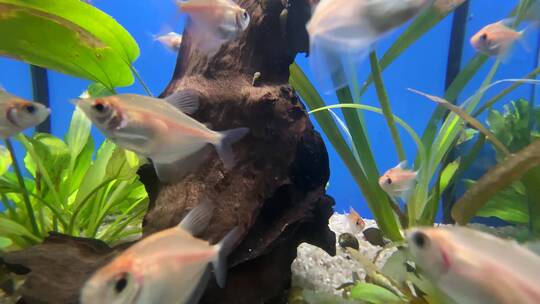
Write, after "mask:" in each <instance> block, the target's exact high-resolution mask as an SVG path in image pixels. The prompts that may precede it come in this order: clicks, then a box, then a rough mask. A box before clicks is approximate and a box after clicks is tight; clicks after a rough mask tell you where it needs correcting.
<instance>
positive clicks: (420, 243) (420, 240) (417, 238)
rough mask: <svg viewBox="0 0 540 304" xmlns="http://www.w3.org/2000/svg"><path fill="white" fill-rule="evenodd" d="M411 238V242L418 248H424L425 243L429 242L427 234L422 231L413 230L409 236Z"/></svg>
mask: <svg viewBox="0 0 540 304" xmlns="http://www.w3.org/2000/svg"><path fill="white" fill-rule="evenodd" d="M411 240H412V242H413V244H414V245H415V246H416V247H418V248H420V249H423V248H425V247H426V245H427V243H428V242H429V240H428V237H427V235H426V234H425V233H423V232H415V233H414V234H413V235H412V236H411Z"/></svg>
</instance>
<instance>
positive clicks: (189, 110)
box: [165, 89, 200, 114]
mask: <svg viewBox="0 0 540 304" xmlns="http://www.w3.org/2000/svg"><path fill="white" fill-rule="evenodd" d="M199 96H200V95H199V92H198V91H196V90H191V89H186V90H181V91H178V92H175V93H173V94H171V95H169V96H167V97H165V101H167V102H168V103H169V104H171V105H173V106H175V107H176V108H178V109H179V110H180V111H182V112H184V113H186V114H193V113H195V112H197V110H198V109H199Z"/></svg>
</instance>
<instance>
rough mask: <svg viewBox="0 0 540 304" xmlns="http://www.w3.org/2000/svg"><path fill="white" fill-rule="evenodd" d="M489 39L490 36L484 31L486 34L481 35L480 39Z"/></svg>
mask: <svg viewBox="0 0 540 304" xmlns="http://www.w3.org/2000/svg"><path fill="white" fill-rule="evenodd" d="M487 39H488V36H487V34H486V33H484V34H482V35H480V40H484V41H486V40H487Z"/></svg>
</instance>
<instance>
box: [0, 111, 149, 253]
mask: <svg viewBox="0 0 540 304" xmlns="http://www.w3.org/2000/svg"><path fill="white" fill-rule="evenodd" d="M16 139H17V141H19V142H20V143H21V144H22V145H23V146H24V147H25V149H26V156H25V158H24V165H25V167H26V170H27V172H28V173H29V176H28V177H26V176H24V177H23V176H21V170H20V168H19V166H20V165H21V164H20V163H18V162H16V159H15V154H14V153H8V151H7V150H4V149H3V150H2V153H0V164H1V168H0V169H1V171H0V192H1V196H0V198H1V201H2V203H3V205H4V208H5V210H6V211H5V212H4V213H0V218H1V219H2V220H1V221H0V231H1V232H2V236H3V237H5V238H7V239H9V240H10V242H9V243H6V245H11V244H13V245H15V246H16V247H19V248H20V247H25V246H27V245H29V244H35V243H38V242H40V241H41V240H42V239H43V238H44V237H45V236H47V234H48V233H49V232H50V231H54V232H61V233H67V234H70V235H75V236H86V237H94V238H98V239H102V240H105V241H107V242H109V243H114V242H117V241H119V240H121V239H123V238H126V237H128V236H130V235H134V234H138V233H140V231H141V227H140V224H141V220H142V217H143V215H144V212H145V211H146V208H147V203H148V196H147V194H146V190H145V189H144V186H143V184H142V183H141V182H140V181H139V178H138V175H137V169H138V168H139V166H140V165H141V161H140V160H139V158H138V156H136V155H135V154H134V153H132V152H128V151H125V150H122V149H120V148H118V147H116V146H115V145H114V144H112V143H111V142H110V141H105V142H104V143H103V144H102V145H101V146H100V147H99V149H98V150H97V153H96V155H95V158H94V152H95V151H94V142H93V140H92V137H91V136H90V121H89V120H88V119H87V118H86V117H85V116H84V114H83V113H81V112H80V111H79V110H76V111H75V112H74V113H73V117H72V120H71V125H70V127H69V130H68V132H67V133H66V135H65V138H64V139H63V140H62V139H60V138H57V137H55V136H52V135H50V134H45V133H36V134H34V135H33V136H32V137H26V136H25V135H22V134H20V135H18V136H17V137H16ZM93 158H94V159H93ZM10 166H12V167H13V168H17V169H15V170H14V171H13V172H10V171H8V168H9V167H10ZM21 180H22V181H24V184H21V183H19V181H21ZM25 200H28V201H29V204H30V208H29V209H26V208H25V207H23V206H24V202H25ZM34 226H35V227H37V230H34V229H33V227H34Z"/></svg>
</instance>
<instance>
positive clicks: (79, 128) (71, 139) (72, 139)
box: [65, 107, 92, 167]
mask: <svg viewBox="0 0 540 304" xmlns="http://www.w3.org/2000/svg"><path fill="white" fill-rule="evenodd" d="M91 127H92V122H91V121H90V119H88V117H86V115H84V113H83V112H82V111H81V110H80V109H79V107H76V108H75V111H74V112H73V116H71V123H70V124H69V129H68V131H67V133H66V136H65V140H66V144H67V146H68V147H69V151H70V154H71V162H72V164H71V165H72V166H71V167H73V166H74V162H75V161H76V159H77V157H79V154H80V153H81V151H82V150H83V149H84V147H85V146H86V145H87V143H88V140H89V138H90V129H91Z"/></svg>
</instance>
